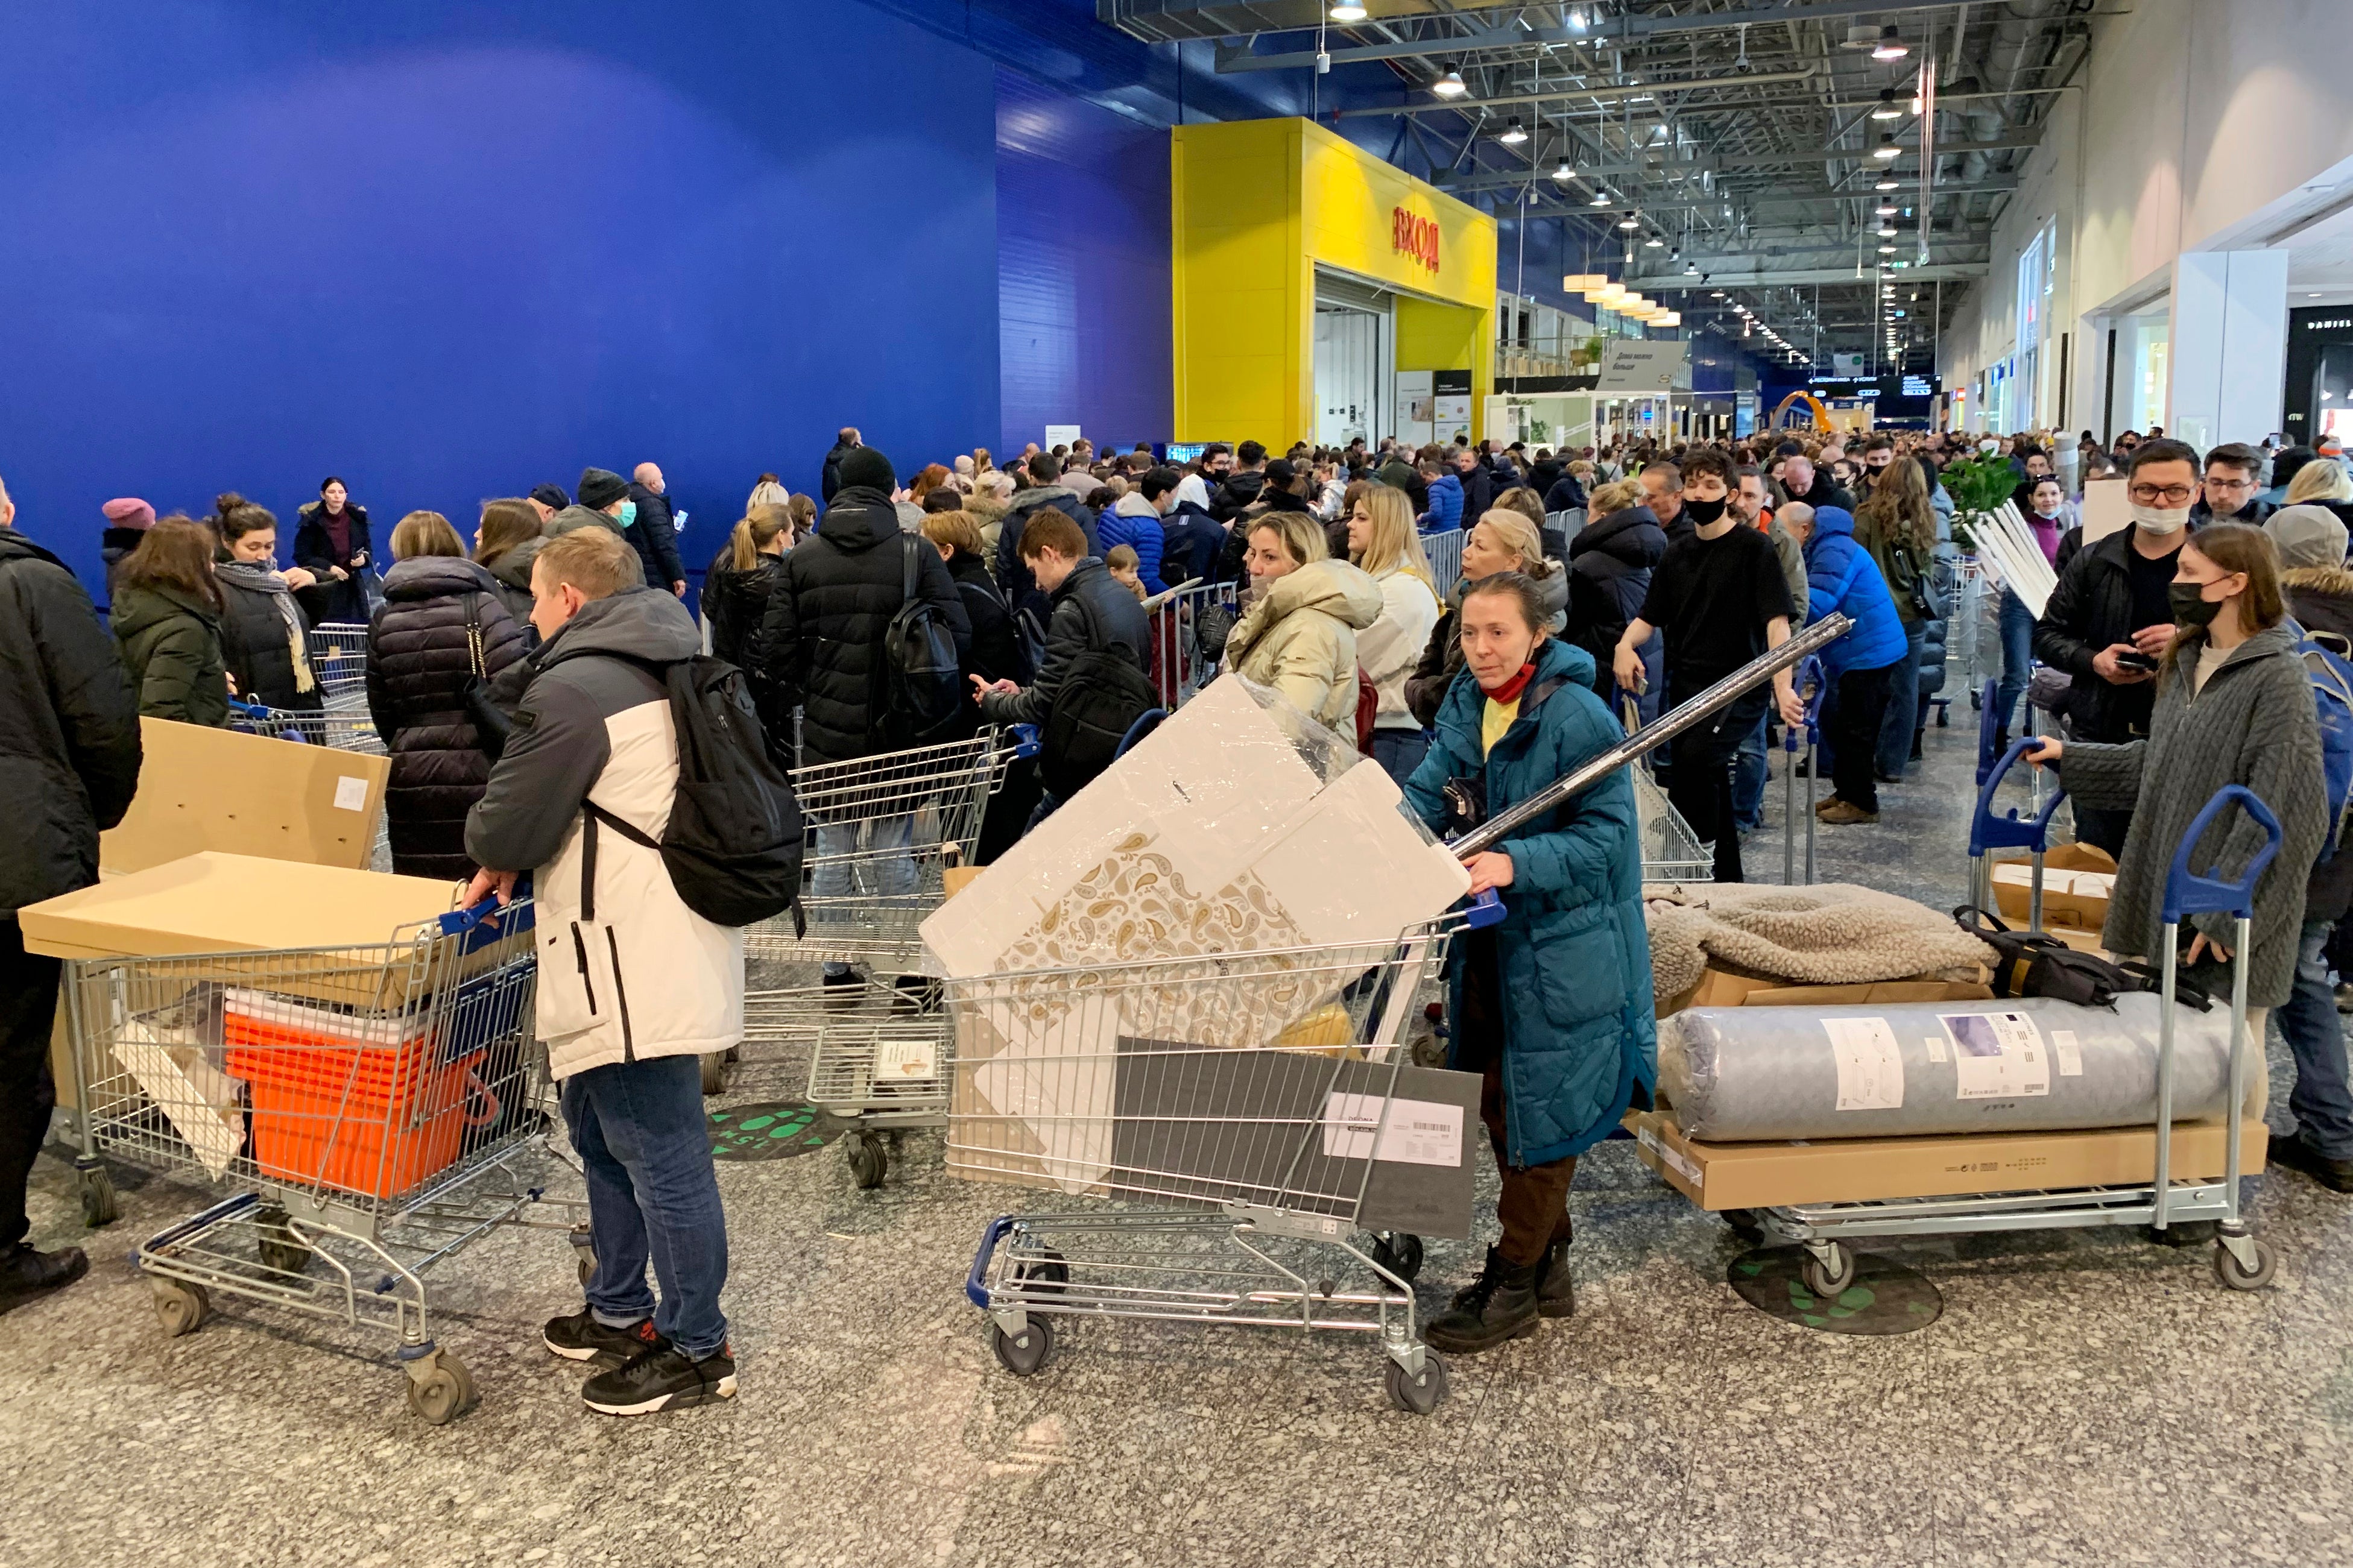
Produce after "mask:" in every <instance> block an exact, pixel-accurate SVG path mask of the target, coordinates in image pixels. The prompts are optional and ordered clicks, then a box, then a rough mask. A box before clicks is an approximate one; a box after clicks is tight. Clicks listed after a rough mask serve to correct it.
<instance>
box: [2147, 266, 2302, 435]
mask: <svg viewBox="0 0 2353 1568" xmlns="http://www.w3.org/2000/svg"><path fill="white" fill-rule="evenodd" d="M2287 262H2288V253H2287V252H2286V251H2285V250H2203V251H2190V252H2187V253H2185V254H2184V255H2182V256H2179V257H2178V258H2175V260H2174V264H2173V299H2172V310H2171V322H2170V328H2169V331H2168V339H2169V342H2168V345H2167V358H2168V385H2167V389H2166V400H2165V402H2166V408H2165V433H2166V434H2167V435H2168V436H2171V437H2175V438H2176V439H2177V440H2182V441H2187V442H2189V444H2190V445H2191V446H2193V447H2200V448H2201V449H2202V448H2204V447H2212V446H2215V445H2218V444H2220V443H2221V442H2224V441H2244V442H2247V443H2249V444H2250V445H2252V444H2253V443H2255V442H2258V441H2261V440H2262V439H2263V437H2264V436H2266V435H2267V434H2269V433H2270V432H2272V431H2274V430H2276V429H2278V428H2279V426H2280V401H2281V396H2282V394H2283V391H2284V388H2285V385H2286V381H2287Z"/></svg>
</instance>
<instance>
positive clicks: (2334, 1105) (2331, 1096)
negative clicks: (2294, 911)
mask: <svg viewBox="0 0 2353 1568" xmlns="http://www.w3.org/2000/svg"><path fill="white" fill-rule="evenodd" d="M2335 927H2336V922H2335V921H2305V922H2304V932H2303V937H2302V940H2301V941H2300V942H2298V943H2297V944H2296V950H2295V989H2293V990H2292V991H2290V992H2289V993H2288V998H2287V1001H2286V1002H2284V1004H2282V1005H2281V1006H2280V1007H2279V1008H2278V1010H2277V1011H2275V1012H2274V1014H2273V1016H2274V1017H2275V1018H2277V1019H2278V1020H2279V1026H2280V1035H2281V1037H2283V1038H2284V1039H2285V1040H2286V1041H2287V1048H2288V1050H2289V1052H2290V1054H2292V1055H2293V1056H2294V1057H2295V1089H2294V1090H2293V1091H2292V1092H2291V1093H2290V1094H2289V1095H2288V1097H2287V1108H2288V1110H2289V1111H2290V1113H2291V1114H2293V1115H2294V1116H2295V1120H2296V1122H2297V1126H2298V1129H2299V1132H2298V1136H2300V1137H2302V1138H2303V1140H2304V1141H2305V1142H2306V1143H2307V1144H2309V1145H2311V1146H2312V1147H2313V1148H2314V1149H2316V1150H2318V1151H2319V1152H2321V1153H2322V1154H2323V1155H2325V1156H2327V1158H2329V1159H2331V1160H2353V1090H2348V1089H2347V1087H2346V1081H2345V1027H2344V1026H2343V1025H2342V1024H2340V1023H2338V1022H2337V996H2336V993H2335V991H2334V990H2333V989H2332V988H2331V987H2330V985H2329V974H2328V960H2327V956H2326V951H2325V950H2326V949H2327V946H2328V934H2329V932H2330V931H2332V930H2334V929H2335ZM2262 1059H2263V1058H2261V1056H2260V1055H2258V1056H2257V1058H2256V1062H2257V1064H2258V1068H2260V1064H2261V1062H2262Z"/></svg>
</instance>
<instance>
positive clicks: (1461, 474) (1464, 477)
mask: <svg viewBox="0 0 2353 1568" xmlns="http://www.w3.org/2000/svg"><path fill="white" fill-rule="evenodd" d="M1506 471H1507V472H1508V470H1506ZM1447 477H1448V478H1450V479H1454V480H1455V481H1457V482H1458V483H1459V484H1461V487H1462V515H1463V516H1464V517H1466V518H1468V519H1470V520H1471V521H1472V522H1476V521H1479V520H1480V519H1481V518H1482V517H1484V516H1486V515H1487V509H1488V508H1489V507H1491V506H1493V505H1494V504H1495V497H1496V495H1497V493H1498V492H1499V491H1500V490H1504V489H1511V488H1512V486H1513V485H1514V484H1515V483H1517V482H1518V480H1517V478H1516V476H1514V477H1513V478H1511V479H1504V480H1501V481H1499V480H1498V479H1497V476H1496V473H1495V470H1494V469H1493V468H1489V467H1488V466H1487V465H1486V464H1484V463H1473V464H1472V465H1471V467H1470V468H1468V469H1467V470H1466V469H1462V468H1457V469H1456V470H1454V472H1453V473H1452V474H1450V475H1449V476H1447Z"/></svg>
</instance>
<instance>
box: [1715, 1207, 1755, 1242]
mask: <svg viewBox="0 0 2353 1568" xmlns="http://www.w3.org/2000/svg"><path fill="white" fill-rule="evenodd" d="M1723 1219H1724V1223H1725V1224H1726V1225H1728V1226H1731V1227H1732V1233H1733V1234H1734V1235H1735V1236H1737V1237H1740V1238H1741V1239H1742V1240H1743V1241H1762V1240H1763V1239H1764V1238H1765V1227H1764V1226H1763V1225H1761V1224H1759V1223H1758V1222H1757V1211H1756V1210H1755V1209H1725V1211H1724V1213H1723Z"/></svg>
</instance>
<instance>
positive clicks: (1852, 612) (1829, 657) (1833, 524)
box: [1806, 506, 1910, 680]
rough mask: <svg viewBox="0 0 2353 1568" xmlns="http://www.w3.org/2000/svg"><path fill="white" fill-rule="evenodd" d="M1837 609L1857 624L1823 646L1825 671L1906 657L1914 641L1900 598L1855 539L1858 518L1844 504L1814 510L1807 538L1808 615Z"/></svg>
mask: <svg viewBox="0 0 2353 1568" xmlns="http://www.w3.org/2000/svg"><path fill="white" fill-rule="evenodd" d="M1832 610H1836V611H1838V612H1839V613H1840V614H1841V615H1843V616H1846V617H1847V618H1848V619H1849V620H1852V622H1853V623H1854V629H1853V630H1852V631H1850V632H1848V633H1847V634H1846V636H1844V637H1841V638H1839V639H1838V641H1836V642H1834V643H1832V644H1831V646H1830V647H1826V648H1824V649H1822V672H1823V673H1824V674H1825V675H1827V676H1828V677H1829V678H1830V679H1832V680H1836V679H1838V678H1839V677H1840V676H1841V675H1844V674H1845V673H1846V672H1847V671H1848V670H1850V669H1878V668H1882V667H1883V666H1886V665H1891V664H1894V662H1895V661H1896V660H1897V659H1899V658H1903V657H1904V654H1905V648H1906V647H1909V646H1910V645H1909V642H1908V641H1907V639H1906V637H1905V632H1904V623H1903V622H1902V621H1901V620H1899V619H1897V618H1896V615H1895V601H1894V599H1893V598H1892V597H1890V596H1889V595H1888V592H1887V580H1886V579H1885V578H1883V577H1882V576H1881V575H1880V574H1879V563H1877V562H1875V561H1873V559H1872V558H1871V552H1870V551H1868V550H1865V549H1864V548H1863V547H1862V545H1860V544H1857V543H1856V542H1854V518H1853V516H1852V514H1850V513H1849V512H1848V511H1847V510H1845V509H1844V508H1843V507H1835V506H1826V507H1824V508H1822V509H1821V510H1820V511H1817V512H1816V513H1814V531H1813V532H1812V534H1810V536H1809V537H1808V538H1807V540H1806V619H1807V620H1808V621H1810V622H1811V621H1818V620H1820V619H1821V618H1822V617H1823V616H1827V615H1829V614H1830V613H1831V611H1832Z"/></svg>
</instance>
